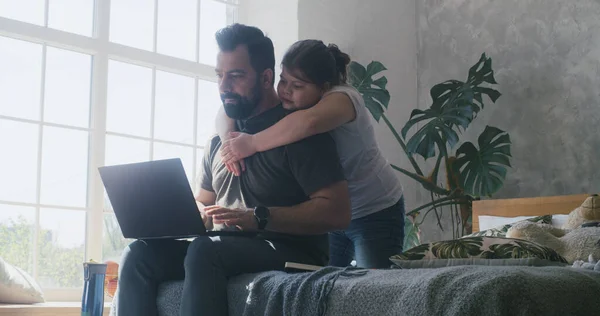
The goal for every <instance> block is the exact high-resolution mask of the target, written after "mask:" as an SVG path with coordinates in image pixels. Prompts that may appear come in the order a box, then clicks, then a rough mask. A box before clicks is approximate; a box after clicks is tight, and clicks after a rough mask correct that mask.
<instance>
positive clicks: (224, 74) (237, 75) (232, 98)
mask: <svg viewBox="0 0 600 316" xmlns="http://www.w3.org/2000/svg"><path fill="white" fill-rule="evenodd" d="M215 71H216V73H217V77H218V78H219V92H220V94H221V100H222V101H223V107H224V109H225V113H227V116H229V117H230V118H233V119H238V120H239V119H245V118H247V117H249V116H250V115H252V113H253V111H254V109H255V108H256V106H257V105H258V103H259V102H260V100H261V98H262V89H261V85H260V76H259V75H258V74H257V73H256V71H254V69H253V68H252V65H251V64H250V56H249V55H248V49H247V47H246V45H238V47H236V49H235V50H233V51H230V52H223V51H221V52H219V54H218V55H217V68H216V69H215Z"/></svg>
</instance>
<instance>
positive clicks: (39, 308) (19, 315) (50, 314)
mask: <svg viewBox="0 0 600 316" xmlns="http://www.w3.org/2000/svg"><path fill="white" fill-rule="evenodd" d="M109 313H110V303H104V313H103V316H108V314H109ZM23 315H27V316H80V315H81V303H78V302H47V303H41V304H32V305H18V304H0V316H23Z"/></svg>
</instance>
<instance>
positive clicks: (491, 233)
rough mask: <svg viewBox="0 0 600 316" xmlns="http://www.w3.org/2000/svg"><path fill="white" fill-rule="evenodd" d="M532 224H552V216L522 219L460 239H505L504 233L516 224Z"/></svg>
mask: <svg viewBox="0 0 600 316" xmlns="http://www.w3.org/2000/svg"><path fill="white" fill-rule="evenodd" d="M525 221H527V222H533V223H540V224H550V225H551V224H552V215H542V216H537V217H532V218H528V219H524V220H522V221H518V222H515V223H512V224H506V225H502V226H498V227H494V228H490V229H486V230H482V231H478V232H475V233H472V234H470V235H465V236H462V237H461V238H468V237H478V236H487V237H506V232H507V231H508V230H509V229H510V228H511V227H513V226H514V225H515V224H517V223H522V222H525Z"/></svg>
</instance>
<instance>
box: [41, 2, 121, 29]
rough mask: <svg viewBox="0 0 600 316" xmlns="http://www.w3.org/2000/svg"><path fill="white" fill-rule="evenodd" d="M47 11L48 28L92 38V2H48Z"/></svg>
mask: <svg viewBox="0 0 600 316" xmlns="http://www.w3.org/2000/svg"><path fill="white" fill-rule="evenodd" d="M119 1H122V0H119ZM119 1H114V2H119ZM48 10H49V12H48V27H51V28H54V29H57V30H61V31H66V32H71V33H76V34H81V35H84V36H92V27H93V26H92V25H93V23H94V0H50V3H49V7H48Z"/></svg>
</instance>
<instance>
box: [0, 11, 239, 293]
mask: <svg viewBox="0 0 600 316" xmlns="http://www.w3.org/2000/svg"><path fill="white" fill-rule="evenodd" d="M237 6H238V5H237V2H236V1H234V0H228V1H226V0H178V1H168V0H112V1H110V0H95V1H94V0H20V1H11V0H0V69H1V71H0V175H2V176H0V255H1V256H2V258H3V259H5V260H6V261H8V262H9V263H12V264H14V265H16V266H18V267H20V268H22V269H23V270H25V271H27V272H29V273H30V274H31V275H32V276H33V277H34V278H35V279H36V280H37V281H38V283H39V284H40V285H41V286H42V288H43V289H44V291H45V295H46V298H47V299H48V300H79V299H81V288H82V284H83V275H82V273H83V272H82V271H83V269H82V263H83V261H85V260H89V259H93V260H96V261H106V260H114V261H119V260H120V256H121V252H122V250H123V249H124V248H125V246H126V245H127V244H128V243H129V242H130V241H129V240H125V239H124V238H123V236H122V234H121V232H120V230H119V226H118V223H117V221H116V219H115V216H114V215H113V214H112V207H111V205H110V201H109V200H108V198H107V197H106V194H105V192H104V187H103V186H102V182H101V180H100V178H99V174H98V172H97V168H98V167H100V166H103V165H114V164H121V163H128V162H139V161H147V160H154V159H163V158H175V157H176V158H181V160H182V162H183V164H184V167H185V171H186V174H187V175H188V178H189V180H190V185H191V186H195V180H196V177H195V175H196V174H197V171H198V170H199V163H200V161H201V158H202V153H203V146H204V144H205V143H206V141H207V140H208V137H209V136H210V135H211V133H213V132H214V122H213V121H214V117H215V114H216V111H217V110H218V108H219V106H220V103H221V102H220V99H219V95H218V91H217V86H216V83H215V81H216V78H215V76H214V70H213V67H214V64H215V60H216V52H217V48H216V44H215V43H214V33H215V31H216V30H218V29H219V28H222V27H224V26H225V25H227V24H230V23H232V22H234V21H235V20H236V17H235V15H236V12H237ZM109 21H110V23H109Z"/></svg>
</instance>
